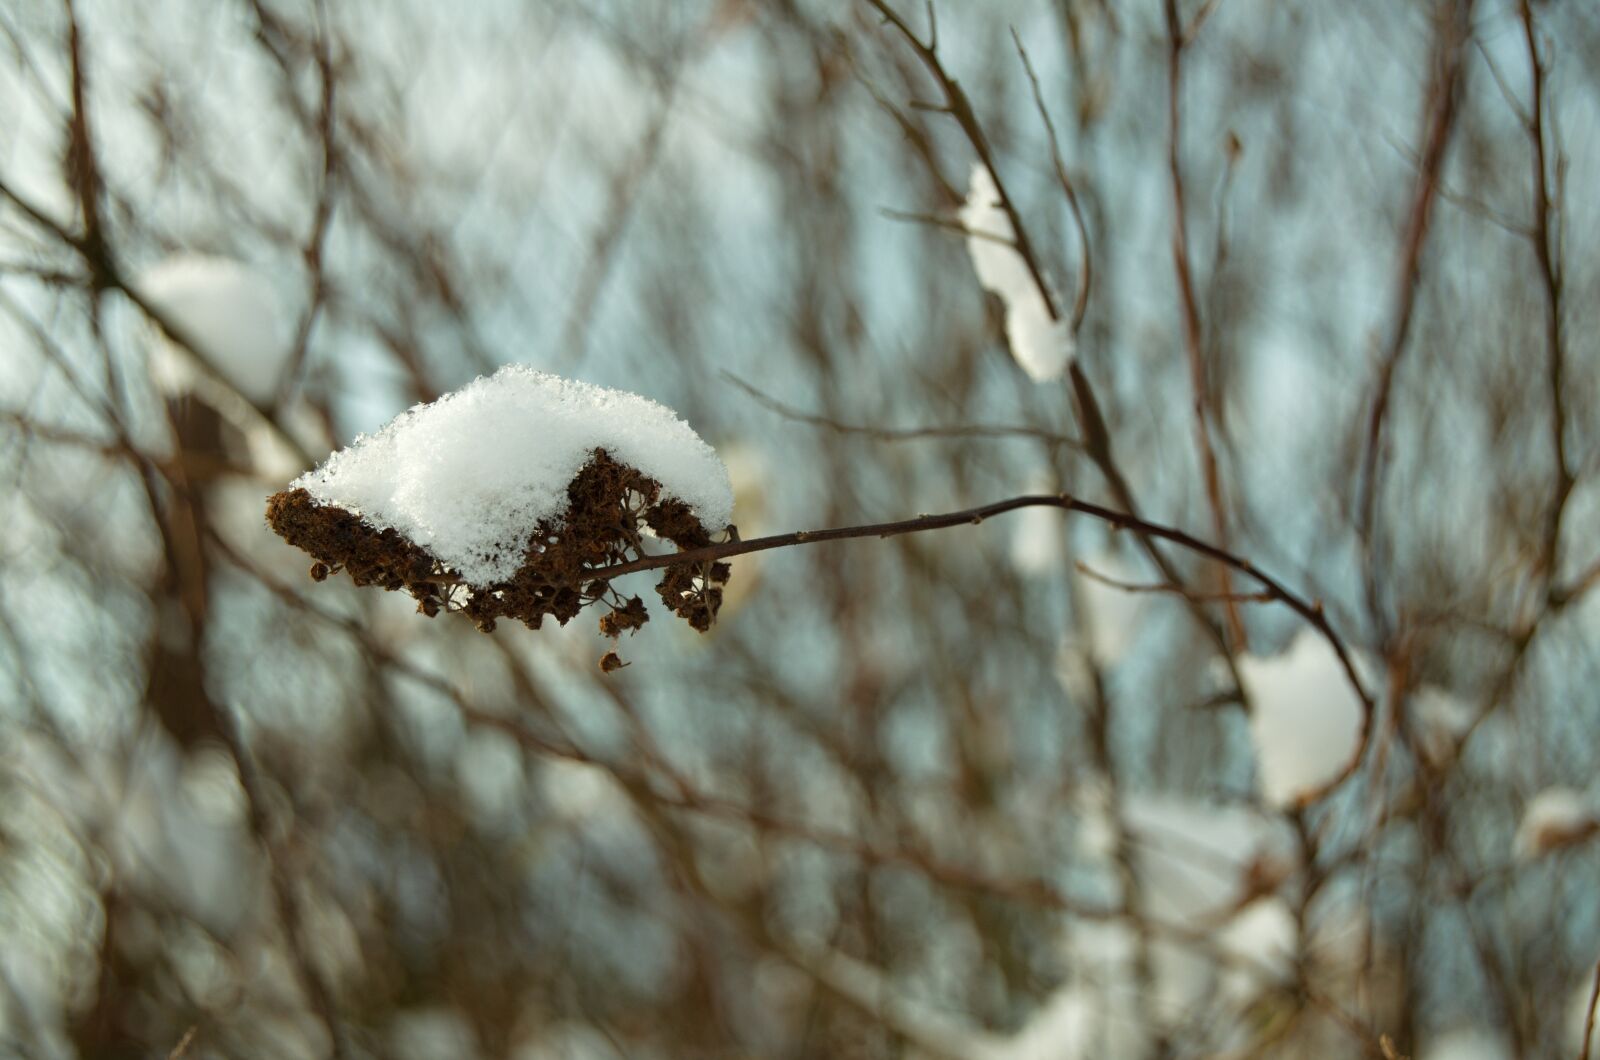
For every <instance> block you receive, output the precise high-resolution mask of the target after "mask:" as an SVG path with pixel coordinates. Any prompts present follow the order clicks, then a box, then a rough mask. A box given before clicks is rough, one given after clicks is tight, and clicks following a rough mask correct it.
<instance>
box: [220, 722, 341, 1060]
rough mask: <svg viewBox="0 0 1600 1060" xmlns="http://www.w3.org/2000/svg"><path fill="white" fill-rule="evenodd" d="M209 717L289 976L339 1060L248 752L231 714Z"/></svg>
mask: <svg viewBox="0 0 1600 1060" xmlns="http://www.w3.org/2000/svg"><path fill="white" fill-rule="evenodd" d="M215 714H216V721H217V726H216V728H217V732H218V735H219V736H221V738H222V741H223V743H224V744H225V745H226V746H227V748H228V754H229V755H230V756H231V757H232V758H233V761H234V766H235V768H236V769H237V770H238V773H239V786H240V788H242V789H243V791H244V795H245V810H246V813H247V815H248V819H249V822H250V834H251V835H253V836H254V837H255V840H256V842H257V843H259V844H260V845H261V850H262V853H263V854H265V855H266V857H267V861H268V863H269V865H270V869H269V872H268V875H269V876H270V877H271V880H272V893H273V896H274V897H275V899H276V900H277V906H278V918H279V920H280V921H281V922H282V924H283V932H284V935H285V937H286V938H287V940H288V943H289V952H290V953H291V954H292V955H293V958H294V960H293V964H294V968H295V972H296V974H298V975H299V977H300V985H301V988H302V989H304V990H305V992H306V999H307V1000H308V1001H310V1002H311V1007H312V1009H313V1010H315V1012H316V1013H317V1016H318V1018H319V1019H321V1021H322V1025H323V1028H324V1029H325V1030H326V1031H327V1032H328V1043H329V1047H330V1049H331V1051H332V1055H333V1056H334V1057H335V1058H336V1060H342V1058H343V1057H346V1056H349V1055H350V1050H349V1047H348V1046H347V1045H346V1044H345V1039H344V1030H343V1028H342V1027H341V1025H340V1023H339V1015H338V1006H337V1003H336V1002H335V1001H334V997H333V989H332V988H331V987H330V986H329V985H328V981H327V979H326V978H324V977H323V975H322V973H321V972H320V971H318V970H317V967H316V964H315V963H314V962H313V961H312V958H311V953H310V948H309V945H308V940H307V938H306V927H305V917H304V915H303V914H302V912H301V908H300V897H299V895H298V894H297V893H296V891H295V887H296V881H295V879H294V878H293V877H292V876H291V875H290V874H289V870H288V867H287V866H286V865H284V863H283V852H282V851H281V850H279V849H278V844H277V843H276V842H274V840H273V837H272V825H271V822H270V821H269V820H268V819H267V795H266V792H265V791H264V790H262V787H261V778H260V776H259V775H258V774H257V773H256V767H255V761H254V760H253V759H252V758H251V757H250V752H249V751H248V750H247V749H246V747H245V745H244V741H243V739H242V738H241V737H240V735H239V728H238V722H237V721H236V720H235V718H234V716H233V712H232V711H231V710H229V709H228V708H227V707H224V706H221V705H220V704H219V705H218V706H217V708H216V711H215Z"/></svg>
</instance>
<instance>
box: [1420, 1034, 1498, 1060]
mask: <svg viewBox="0 0 1600 1060" xmlns="http://www.w3.org/2000/svg"><path fill="white" fill-rule="evenodd" d="M1417 1055H1418V1060H1506V1058H1507V1057H1509V1056H1510V1055H1511V1047H1510V1045H1509V1044H1507V1042H1506V1040H1505V1039H1504V1038H1502V1037H1501V1036H1500V1035H1499V1034H1497V1033H1496V1032H1494V1031H1491V1030H1482V1029H1478V1028H1475V1027H1458V1028H1456V1029H1454V1030H1450V1031H1446V1032H1445V1033H1443V1034H1440V1035H1439V1036H1437V1037H1436V1038H1434V1039H1433V1040H1432V1041H1431V1042H1429V1043H1428V1044H1427V1047H1426V1048H1424V1049H1423V1051H1422V1052H1421V1053H1419V1054H1417Z"/></svg>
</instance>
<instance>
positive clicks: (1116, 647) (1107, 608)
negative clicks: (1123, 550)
mask: <svg viewBox="0 0 1600 1060" xmlns="http://www.w3.org/2000/svg"><path fill="white" fill-rule="evenodd" d="M1084 567H1086V568H1088V570H1089V571H1092V572H1093V574H1090V573H1086V572H1085V571H1084V570H1082V569H1080V570H1078V572H1077V574H1076V583H1077V600H1078V602H1079V604H1080V605H1081V606H1082V607H1083V609H1084V612H1085V614H1084V616H1083V625H1085V626H1087V627H1088V629H1089V651H1090V653H1091V655H1092V656H1093V657H1094V661H1095V664H1096V665H1097V666H1099V667H1101V668H1102V669H1109V668H1110V667H1113V666H1115V665H1116V664H1117V663H1119V662H1121V661H1122V658H1123V656H1125V655H1127V654H1128V649H1129V647H1131V646H1132V644H1133V641H1134V638H1135V637H1136V636H1137V635H1138V633H1139V624H1140V622H1141V621H1142V620H1143V618H1144V611H1145V602H1146V596H1147V595H1148V594H1146V593H1141V592H1135V591H1132V590H1129V589H1125V588H1122V586H1121V585H1112V584H1110V583H1111V582H1120V583H1122V584H1123V585H1135V584H1138V583H1139V581H1140V577H1141V574H1140V571H1139V568H1137V567H1135V566H1134V565H1133V564H1132V563H1130V562H1128V561H1127V560H1125V559H1123V558H1122V557H1121V556H1119V555H1117V554H1116V553H1114V552H1102V553H1100V554H1099V555H1098V556H1095V557H1094V558H1093V559H1090V560H1087V561H1086V562H1085V563H1084ZM1095 575H1099V577H1096V576H1095ZM1107 579H1109V581H1108V580H1107Z"/></svg>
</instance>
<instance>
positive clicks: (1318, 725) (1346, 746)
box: [1239, 629, 1362, 807]
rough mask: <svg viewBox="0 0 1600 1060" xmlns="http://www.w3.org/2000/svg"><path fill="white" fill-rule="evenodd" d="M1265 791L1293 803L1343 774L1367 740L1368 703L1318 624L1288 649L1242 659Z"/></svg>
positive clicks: (1282, 801) (1273, 798)
mask: <svg viewBox="0 0 1600 1060" xmlns="http://www.w3.org/2000/svg"><path fill="white" fill-rule="evenodd" d="M1239 677H1240V680H1241V681H1242V683H1243V684H1244V692H1245V695H1246V696H1247V697H1248V699H1249V701H1250V737H1251V740H1252V741H1253V743H1254V744H1255V749H1256V767H1257V779H1258V783H1259V786H1260V789H1261V794H1262V796H1263V797H1264V798H1265V799H1266V800H1267V801H1268V802H1269V803H1272V804H1273V805H1275V806H1283V807H1291V806H1294V805H1296V804H1298V803H1299V802H1300V801H1301V800H1302V799H1303V798H1305V797H1306V796H1307V795H1311V794H1313V793H1315V792H1317V791H1319V790H1320V789H1321V788H1322V787H1323V786H1325V785H1326V784H1328V783H1329V782H1330V781H1332V780H1333V779H1334V778H1335V777H1337V776H1338V775H1339V772H1340V770H1342V769H1343V768H1344V767H1345V765H1346V764H1348V763H1349V761H1350V758H1351V756H1352V755H1354V754H1355V751H1356V748H1357V746H1358V745H1359V744H1360V740H1361V726H1362V706H1361V699H1360V697H1359V696H1357V695H1356V691H1355V688H1354V687H1353V686H1352V685H1351V684H1350V678H1349V675H1347V674H1346V673H1345V670H1344V666H1343V665H1342V664H1341V663H1340V662H1339V657H1338V655H1336V654H1335V653H1334V650H1333V647H1332V646H1331V645H1330V644H1329V643H1328V641H1327V638H1325V637H1323V636H1322V635H1321V634H1319V633H1318V632H1317V631H1315V630H1313V629H1302V630H1301V631H1300V632H1299V633H1297V634H1295V638H1294V640H1293V641H1291V642H1290V644H1289V647H1288V650H1286V651H1284V652H1282V653H1280V654H1278V655H1274V656H1269V657H1266V658H1262V657H1259V656H1256V655H1246V656H1244V657H1243V658H1241V659H1240V660H1239Z"/></svg>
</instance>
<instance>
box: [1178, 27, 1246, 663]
mask: <svg viewBox="0 0 1600 1060" xmlns="http://www.w3.org/2000/svg"><path fill="white" fill-rule="evenodd" d="M1204 14H1205V12H1202V14H1201V16H1199V17H1197V19H1196V27H1198V24H1199V21H1200V18H1203V17H1204ZM1166 15H1167V175H1168V178H1169V182H1170V184H1169V187H1170V190H1171V195H1172V265H1173V273H1174V275H1175V276H1176V278H1177V283H1178V305H1179V309H1180V310H1181V320H1182V325H1183V327H1182V334H1183V348H1184V353H1185V354H1186V355H1187V357H1188V361H1189V386H1190V388H1191V390H1192V395H1191V396H1192V399H1193V407H1194V431H1195V451H1196V453H1197V454H1198V456H1199V458H1200V471H1201V476H1202V478H1203V480H1204V482H1205V490H1206V500H1207V502H1208V503H1209V505H1210V508H1211V532H1212V534H1213V535H1214V536H1215V537H1216V539H1217V544H1219V545H1221V546H1222V547H1223V548H1227V547H1228V520H1227V516H1226V512H1225V508H1224V506H1223V501H1222V476H1221V473H1220V471H1219V470H1218V467H1217V452H1216V448H1215V447H1214V446H1213V445H1212V443H1211V427H1210V424H1209V423H1208V421H1207V417H1206V405H1207V403H1208V402H1209V400H1210V394H1209V389H1210V388H1209V386H1208V384H1207V381H1206V364H1205V349H1204V342H1203V340H1202V338H1201V326H1200V304H1199V301H1198V299H1196V297H1195V293H1194V275H1193V270H1192V269H1191V267H1190V263H1189V231H1188V229H1189V222H1188V211H1187V207H1186V203H1185V196H1184V187H1183V166H1182V163H1181V162H1180V160H1179V146H1180V141H1181V139H1182V135H1181V134H1182V131H1183V122H1182V111H1181V109H1180V108H1179V93H1180V86H1181V85H1182V80H1183V49H1184V45H1185V44H1186V43H1187V37H1186V36H1185V34H1184V31H1183V28H1182V26H1181V24H1180V23H1179V20H1178V3H1177V0H1167V4H1166ZM1218 585H1219V586H1220V592H1219V595H1220V596H1221V597H1222V599H1223V600H1224V611H1225V613H1226V614H1227V616H1228V633H1229V636H1230V639H1231V640H1232V646H1233V649H1234V650H1235V651H1245V650H1248V647H1249V640H1248V638H1247V636H1246V634H1245V628H1244V622H1243V620H1242V619H1241V618H1240V617H1239V608H1238V607H1237V606H1236V605H1235V603H1234V601H1233V600H1232V596H1233V586H1232V584H1231V582H1230V579H1229V577H1228V572H1227V570H1226V569H1223V570H1220V571H1219V572H1218Z"/></svg>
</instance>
